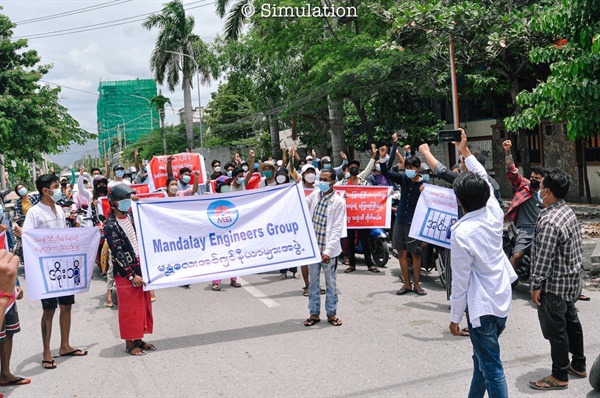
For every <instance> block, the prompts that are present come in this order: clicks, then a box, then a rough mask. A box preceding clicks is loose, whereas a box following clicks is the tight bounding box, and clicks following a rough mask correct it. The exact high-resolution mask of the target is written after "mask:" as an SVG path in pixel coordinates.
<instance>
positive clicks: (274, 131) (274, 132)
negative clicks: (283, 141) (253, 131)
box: [269, 98, 281, 159]
mask: <svg viewBox="0 0 600 398" xmlns="http://www.w3.org/2000/svg"><path fill="white" fill-rule="evenodd" d="M273 108H274V106H273V100H271V99H270V98H269V110H270V114H269V132H270V133H271V147H272V153H273V159H281V147H280V143H279V117H278V116H277V115H276V114H274V113H272V112H273Z"/></svg>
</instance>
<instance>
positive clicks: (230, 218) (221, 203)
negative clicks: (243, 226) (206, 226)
mask: <svg viewBox="0 0 600 398" xmlns="http://www.w3.org/2000/svg"><path fill="white" fill-rule="evenodd" d="M207 213H208V219H209V220H210V222H211V223H212V224H213V225H214V226H215V227H218V228H229V227H231V226H232V225H233V224H235V223H236V222H237V220H238V217H239V216H240V213H239V212H238V210H237V208H236V207H235V205H234V204H233V203H231V202H230V201H228V200H216V201H214V202H212V203H211V204H210V205H209V206H208V209H207Z"/></svg>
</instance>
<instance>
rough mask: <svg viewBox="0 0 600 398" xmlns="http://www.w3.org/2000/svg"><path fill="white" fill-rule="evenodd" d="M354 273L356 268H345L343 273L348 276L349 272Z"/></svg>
mask: <svg viewBox="0 0 600 398" xmlns="http://www.w3.org/2000/svg"><path fill="white" fill-rule="evenodd" d="M354 271H356V267H348V268H346V270H345V271H344V273H345V274H349V273H350V272H354Z"/></svg>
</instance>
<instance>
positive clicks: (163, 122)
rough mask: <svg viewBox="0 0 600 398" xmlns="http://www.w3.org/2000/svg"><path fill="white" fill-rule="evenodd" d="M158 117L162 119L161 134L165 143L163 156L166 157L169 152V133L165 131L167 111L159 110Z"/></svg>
mask: <svg viewBox="0 0 600 398" xmlns="http://www.w3.org/2000/svg"><path fill="white" fill-rule="evenodd" d="M158 116H159V117H160V133H161V135H162V142H163V155H166V154H167V153H168V152H167V150H168V148H167V132H166V131H165V109H164V108H162V109H159V110H158Z"/></svg>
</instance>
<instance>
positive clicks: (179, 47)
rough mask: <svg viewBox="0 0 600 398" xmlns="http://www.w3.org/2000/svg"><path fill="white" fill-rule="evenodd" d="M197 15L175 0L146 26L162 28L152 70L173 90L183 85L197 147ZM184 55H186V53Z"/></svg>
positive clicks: (189, 138)
mask: <svg viewBox="0 0 600 398" xmlns="http://www.w3.org/2000/svg"><path fill="white" fill-rule="evenodd" d="M194 24H195V21H194V17H192V16H186V15H185V9H184V8H183V1H182V0H172V1H171V2H169V3H167V4H165V6H164V7H163V9H162V11H161V12H160V13H159V14H152V15H150V16H149V17H148V19H146V21H145V22H144V23H143V24H142V26H143V27H144V28H146V29H148V30H151V29H152V28H159V29H160V32H159V33H158V37H157V39H156V47H155V48H154V50H153V51H152V56H151V57H150V70H151V71H152V72H153V73H154V79H155V80H156V81H157V82H158V83H159V84H164V83H165V81H166V83H167V87H168V88H169V90H171V91H175V86H177V85H178V84H179V82H180V72H181V75H182V76H181V84H182V87H183V108H184V111H185V130H186V135H187V141H188V145H189V147H190V149H191V148H193V147H194V125H193V119H192V116H193V115H192V81H191V76H192V75H193V73H194V71H195V65H194V62H193V60H192V59H190V57H192V58H193V59H196V57H195V55H194V43H195V42H196V41H198V40H200V37H198V36H197V35H196V34H194V33H193V30H194ZM183 54H184V55H183Z"/></svg>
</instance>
